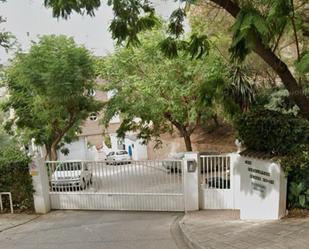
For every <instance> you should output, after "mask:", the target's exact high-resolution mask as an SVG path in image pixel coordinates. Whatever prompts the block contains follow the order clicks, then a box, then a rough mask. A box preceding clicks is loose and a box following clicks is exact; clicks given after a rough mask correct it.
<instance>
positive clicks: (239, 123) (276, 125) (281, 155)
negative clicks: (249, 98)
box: [235, 109, 309, 209]
mask: <svg viewBox="0 0 309 249" xmlns="http://www.w3.org/2000/svg"><path fill="white" fill-rule="evenodd" d="M235 128H236V130H237V132H238V137H239V138H240V140H241V141H242V142H243V144H244V145H245V146H246V147H247V148H248V149H251V150H255V151H262V152H266V153H269V154H272V155H273V156H274V157H276V158H277V160H278V161H279V162H280V165H281V166H282V168H283V169H284V171H285V173H286V175H287V176H288V207H289V208H307V209H308V208H309V121H308V120H305V119H302V118H300V117H296V116H294V115H293V114H283V113H280V112H276V111H271V110H265V109H262V110H253V111H251V112H249V113H243V114H241V115H239V116H238V117H237V118H236V120H235Z"/></svg>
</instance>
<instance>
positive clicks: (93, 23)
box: [0, 0, 179, 64]
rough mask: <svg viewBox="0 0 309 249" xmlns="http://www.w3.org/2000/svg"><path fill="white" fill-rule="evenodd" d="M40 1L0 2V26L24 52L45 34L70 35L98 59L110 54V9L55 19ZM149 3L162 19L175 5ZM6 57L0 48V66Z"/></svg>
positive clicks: (157, 1) (161, 0)
mask: <svg viewBox="0 0 309 249" xmlns="http://www.w3.org/2000/svg"><path fill="white" fill-rule="evenodd" d="M43 2H44V0H7V2H6V3H0V16H3V17H5V18H6V19H7V22H6V23H5V24H3V25H1V27H2V28H5V29H6V30H8V31H10V32H12V33H13V34H14V35H15V37H16V38H17V40H18V42H19V43H20V44H21V48H22V49H23V50H24V51H27V49H29V47H30V44H31V41H32V40H37V37H38V35H47V34H64V35H67V36H72V37H73V38H74V40H75V41H76V42H77V43H78V44H83V45H85V46H86V47H87V48H88V49H89V50H91V51H92V52H93V53H94V54H95V55H98V56H103V55H106V54H108V53H109V52H112V51H113V44H114V41H113V40H112V38H111V34H110V33H109V31H108V27H109V24H110V22H111V20H112V18H113V12H112V10H111V8H110V7H108V6H107V5H105V4H104V5H103V6H101V7H100V9H99V10H98V11H97V12H96V15H95V17H89V16H81V15H77V14H73V15H72V16H71V17H70V19H68V20H63V19H59V20H57V19H56V18H53V17H52V10H51V9H46V8H45V7H44V6H43ZM102 2H107V0H106V1H102ZM153 4H154V6H155V8H156V9H157V13H158V14H160V15H161V16H162V17H163V18H164V19H167V18H168V17H169V15H170V13H171V11H172V10H173V9H175V7H177V6H178V5H179V3H177V2H176V3H175V2H174V1H173V0H155V1H153ZM10 57H12V53H11V54H7V53H6V52H5V51H4V49H2V48H0V64H6V63H7V61H8V59H9V58H10Z"/></svg>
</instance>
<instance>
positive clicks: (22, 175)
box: [0, 145, 34, 210]
mask: <svg viewBox="0 0 309 249" xmlns="http://www.w3.org/2000/svg"><path fill="white" fill-rule="evenodd" d="M29 162H30V158H29V157H28V156H27V155H26V154H25V153H24V152H22V151H20V150H19V149H17V148H16V147H14V146H12V145H10V146H6V147H5V148H1V149H0V192H11V193H12V198H13V204H14V207H15V208H18V209H21V210H24V209H31V208H32V207H33V197H32V195H33V192H34V191H33V187H32V178H31V176H30V174H29V169H28V164H29Z"/></svg>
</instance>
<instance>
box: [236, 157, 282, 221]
mask: <svg viewBox="0 0 309 249" xmlns="http://www.w3.org/2000/svg"><path fill="white" fill-rule="evenodd" d="M234 171H235V178H236V179H237V177H239V181H240V186H239V190H236V192H235V198H236V199H235V201H236V203H237V204H236V206H237V207H238V208H239V209H240V218H241V219H243V220H248V219H259V220H276V219H280V218H282V217H283V216H285V213H286V189H287V180H286V177H285V175H284V172H283V170H282V168H281V167H280V165H278V164H277V163H275V162H273V161H270V160H260V159H254V158H250V157H243V156H238V159H237V158H236V160H235V169H234Z"/></svg>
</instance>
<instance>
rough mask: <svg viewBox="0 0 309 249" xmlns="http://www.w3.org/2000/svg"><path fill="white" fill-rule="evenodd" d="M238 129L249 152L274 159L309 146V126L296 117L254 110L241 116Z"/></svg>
mask: <svg viewBox="0 0 309 249" xmlns="http://www.w3.org/2000/svg"><path fill="white" fill-rule="evenodd" d="M235 128H236V130H237V132H238V136H239V138H240V140H241V141H242V142H243V144H244V145H245V146H246V147H247V148H248V149H252V150H256V151H263V152H267V153H271V154H273V155H279V156H280V155H287V154H289V153H291V151H295V150H296V148H297V147H298V146H299V145H305V144H309V122H308V121H307V120H305V119H302V118H299V117H296V116H294V115H292V114H282V113H279V112H276V111H271V110H264V109H262V110H254V111H251V112H249V113H243V114H241V115H239V116H238V117H237V118H236V120H235Z"/></svg>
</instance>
